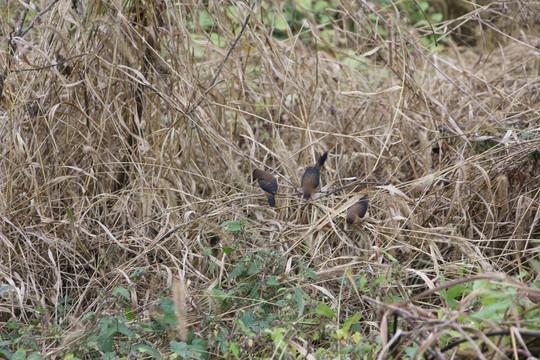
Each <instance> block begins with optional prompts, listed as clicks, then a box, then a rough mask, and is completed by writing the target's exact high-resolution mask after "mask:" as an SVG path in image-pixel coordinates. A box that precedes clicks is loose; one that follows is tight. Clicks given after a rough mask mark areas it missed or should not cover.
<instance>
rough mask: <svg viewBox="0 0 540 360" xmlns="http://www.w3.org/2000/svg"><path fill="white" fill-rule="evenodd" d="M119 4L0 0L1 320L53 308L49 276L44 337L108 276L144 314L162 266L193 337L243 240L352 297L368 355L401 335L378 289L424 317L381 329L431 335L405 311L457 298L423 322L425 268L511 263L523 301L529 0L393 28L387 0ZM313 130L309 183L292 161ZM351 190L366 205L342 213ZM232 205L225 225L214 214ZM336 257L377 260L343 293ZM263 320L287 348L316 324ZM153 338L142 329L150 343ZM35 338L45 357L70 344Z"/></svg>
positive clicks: (87, 303)
mask: <svg viewBox="0 0 540 360" xmlns="http://www.w3.org/2000/svg"><path fill="white" fill-rule="evenodd" d="M134 3H135V5H132V6H130V7H123V6H122V2H121V1H111V2H103V3H101V2H93V1H86V2H85V1H81V0H79V1H64V0H60V1H58V2H57V3H55V4H53V6H51V7H50V9H48V11H46V12H44V13H43V14H41V15H40V16H39V17H38V16H37V13H39V11H41V10H44V9H45V8H46V6H47V5H48V3H47V2H45V1H40V2H39V5H38V6H37V7H36V9H35V10H33V11H35V12H34V13H33V17H31V16H28V18H27V19H26V20H25V21H21V19H24V16H23V15H24V14H26V13H25V10H24V9H23V8H22V7H21V6H19V5H18V4H16V3H14V2H9V1H8V10H7V14H3V15H2V18H1V20H0V21H1V23H0V32H1V34H2V36H1V37H0V38H3V39H4V40H3V42H2V44H0V46H1V52H0V59H1V60H0V66H1V69H0V76H1V80H2V81H0V88H1V99H0V101H1V102H0V138H1V139H2V145H1V146H0V236H1V238H0V285H2V284H6V285H10V286H11V287H12V289H13V291H9V292H6V293H0V296H2V299H3V300H2V302H1V303H2V305H0V333H2V332H7V329H6V328H5V327H4V329H3V330H2V328H3V325H5V324H6V323H7V322H8V320H10V319H14V318H15V319H18V321H19V322H21V323H30V322H31V319H32V318H33V317H34V316H35V315H34V314H33V312H32V311H31V310H32V309H44V310H45V314H46V318H47V319H48V320H46V321H44V322H43V324H48V325H52V324H58V323H60V322H61V321H60V320H59V318H58V317H57V314H56V313H55V309H58V307H59V304H60V300H61V299H64V298H66V297H67V296H69V297H70V298H72V299H73V303H72V308H71V309H70V311H69V312H68V313H67V314H66V315H65V316H66V318H65V319H64V320H63V321H66V322H65V326H64V328H63V329H62V334H63V337H68V338H69V339H72V338H74V339H78V338H80V337H82V336H83V335H84V332H82V331H81V328H84V326H86V325H85V323H84V322H83V320H82V318H83V316H84V315H85V314H87V313H89V312H95V313H96V314H99V315H100V316H101V315H103V316H104V315H110V314H113V313H114V312H115V311H117V308H116V306H117V305H116V304H115V303H114V302H112V301H110V302H107V301H105V299H107V296H108V295H107V294H109V295H110V294H112V291H113V289H114V288H115V287H117V286H123V287H125V288H127V289H130V304H129V306H130V307H131V309H132V310H133V312H134V313H137V314H141V315H142V316H145V317H147V318H150V317H151V316H153V315H152V313H153V311H154V310H155V307H156V304H157V303H158V302H159V300H160V297H159V295H158V294H159V293H161V292H163V291H165V290H166V289H167V288H169V287H171V286H172V285H173V284H175V282H174V281H175V280H174V279H181V282H178V283H177V284H176V285H174V286H173V289H174V292H175V297H176V298H182V299H183V300H182V301H185V304H181V305H178V307H179V309H180V310H179V311H185V312H186V313H187V319H186V320H185V321H187V323H188V327H189V329H190V330H192V331H194V332H195V334H196V336H197V337H200V338H203V339H208V338H212V337H213V336H214V335H213V331H214V329H213V328H211V327H209V326H208V323H207V322H205V317H206V316H208V314H211V313H214V312H216V311H217V312H218V313H219V312H220V311H222V312H221V313H219V316H220V317H221V319H222V324H221V326H225V327H228V328H229V329H233V328H234V324H235V321H236V319H235V316H236V315H235V312H236V311H237V310H238V309H236V308H228V309H222V308H220V307H217V308H216V305H215V300H213V296H214V294H213V293H212V290H213V289H214V288H216V287H221V289H223V290H224V291H225V289H231V288H234V286H235V282H234V281H228V280H227V278H228V276H229V275H230V274H231V271H232V269H233V268H234V266H235V264H236V263H237V262H238V261H239V259H240V258H241V257H243V256H245V255H246V253H255V254H256V253H258V252H260V251H271V252H273V253H277V254H279V256H281V259H282V261H283V267H280V266H281V265H279V263H276V265H275V267H274V268H272V269H269V270H268V271H271V270H272V271H276V270H279V272H281V273H282V274H281V277H280V280H281V281H282V283H283V284H286V285H287V286H291V287H292V286H295V285H297V286H299V287H300V288H302V290H303V291H304V292H305V293H306V294H309V296H310V297H311V299H317V300H318V301H324V302H327V303H328V306H330V307H332V308H335V307H336V306H338V304H339V307H340V309H341V310H340V311H341V312H342V314H343V315H342V316H343V317H344V318H346V317H348V316H350V315H351V314H354V313H356V312H362V329H363V334H362V336H365V337H366V338H374V337H375V336H381V338H382V339H383V344H382V347H381V348H379V351H380V354H385V353H389V352H390V351H396V348H400V347H399V346H398V347H391V346H389V343H388V341H389V340H390V338H391V337H392V334H390V330H389V329H388V327H387V326H389V325H388V324H390V323H391V322H390V319H389V317H388V316H389V314H391V313H392V312H388V311H390V310H392V309H394V310H392V311H395V313H398V314H399V315H400V316H401V317H402V318H407V317H408V316H409V317H410V318H408V319H412V318H415V319H417V320H418V319H420V318H422V319H423V321H422V322H417V323H416V326H417V327H416V328H415V327H413V326H412V325H411V323H410V322H409V323H408V324H402V325H400V328H403V329H406V331H408V335H407V337H402V340H401V341H402V342H401V344H402V347H401V349H403V348H405V347H406V346H407V345H406V344H410V343H411V342H416V343H417V344H419V345H421V347H420V349H421V351H425V350H426V349H428V348H430V347H436V345H437V344H436V342H435V340H433V339H434V338H431V340H430V341H433V342H424V340H425V338H422V336H421V333H420V330H423V331H426V332H429V333H430V334H433V335H434V337H435V338H436V337H437V336H441V334H442V333H443V332H444V331H446V330H447V329H448V326H450V327H451V328H452V331H455V332H456V333H458V334H459V331H461V330H459V329H461V328H459V326H460V325H459V324H458V322H457V320H456V319H457V317H458V316H457V314H458V313H460V312H463V314H465V313H466V310H467V307H468V306H469V303H472V300H473V299H472V298H470V299H469V298H464V299H461V301H463V307H460V308H459V309H457V310H455V311H456V313H455V314H456V315H455V317H451V318H452V319H453V320H448V319H450V316H449V317H448V318H446V320H448V323H445V324H446V325H443V324H442V322H441V323H437V326H434V327H430V326H431V325H429V321H428V319H431V320H433V321H435V320H436V319H437V316H436V315H437V311H443V310H444V309H447V304H446V303H445V302H444V301H442V300H441V297H440V296H439V295H438V294H439V292H438V291H437V292H429V289H433V288H435V287H436V286H438V285H441V284H443V283H444V282H449V281H453V280H456V281H459V280H460V279H462V278H463V277H465V278H467V277H469V276H475V275H478V274H481V273H492V274H493V276H492V277H490V276H486V277H485V278H486V279H499V280H500V279H505V281H507V282H508V284H515V283H514V281H515V280H511V278H510V276H516V275H518V274H527V275H525V277H523V278H520V283H519V284H520V285H519V286H517V285H516V288H517V289H519V292H520V294H521V296H522V299H526V301H529V302H532V303H534V302H537V299H538V296H539V295H540V294H538V291H537V290H533V289H532V288H530V287H529V283H532V282H534V281H535V280H537V278H536V277H537V274H536V273H535V272H534V270H533V268H532V265H531V260H533V259H535V258H537V256H538V250H537V245H536V243H535V241H536V239H538V237H539V235H540V224H539V221H540V211H539V210H540V206H539V205H540V193H539V184H540V182H539V171H540V162H539V158H540V149H539V136H540V134H539V130H538V129H539V128H540V100H539V99H540V56H539V47H540V36H539V33H538V29H539V28H540V27H538V19H539V18H540V15H539V13H540V7H539V6H538V3H533V2H529V3H526V2H521V1H518V2H513V3H511V4H510V3H509V2H506V1H494V2H487V3H486V4H485V5H482V6H481V5H474V6H473V5H470V7H471V8H470V9H469V8H467V12H466V13H464V14H461V15H459V16H456V17H455V18H445V20H444V22H442V23H440V24H437V25H433V24H431V25H426V26H425V27H423V28H415V27H414V26H412V25H411V24H410V23H409V22H407V21H406V13H404V12H403V11H401V12H399V16H398V12H397V11H399V9H398V8H397V7H393V6H389V7H385V8H383V7H379V6H377V5H376V4H375V3H373V2H371V1H368V2H363V1H340V6H339V8H337V9H334V10H328V11H336V12H337V13H338V14H339V15H338V16H337V18H336V19H334V20H332V25H331V29H332V31H331V32H329V31H325V30H327V28H322V27H318V26H317V24H316V22H315V19H314V18H313V17H312V16H310V15H309V13H308V15H307V17H306V19H305V21H304V22H303V23H302V27H303V28H302V29H297V30H300V32H301V34H302V35H298V33H297V32H293V29H291V30H290V31H289V32H288V33H287V34H286V38H284V39H278V38H276V37H275V36H273V34H272V24H271V23H270V24H268V23H266V22H265V21H264V19H266V18H274V17H281V16H283V12H280V11H278V10H276V11H275V12H274V13H273V14H268V13H267V12H266V11H267V9H268V8H262V7H261V6H259V5H257V6H255V7H254V9H253V11H252V10H250V5H249V4H247V3H244V2H235V4H236V5H235V6H233V7H227V6H222V5H223V4H222V3H221V2H216V1H208V2H204V3H205V4H206V5H203V4H202V2H199V1H183V2H174V1H168V0H167V1H148V2H134ZM440 3H442V2H440ZM274 4H275V5H276V9H279V7H278V6H277V5H278V4H279V2H277V1H275V2H274ZM468 6H469V5H468ZM203 8H204V9H206V11H207V13H206V14H208V16H210V18H211V19H212V21H213V25H212V26H211V27H208V26H206V27H205V26H203V25H204V22H203V21H202V19H201V18H200V17H201V10H202V9H203ZM265 9H266V10H265ZM449 12H450V10H449ZM248 15H251V17H250V19H249V20H248V21H247V26H246V27H245V29H243V30H242V24H243V23H244V21H245V20H246V18H247V16H248ZM34 18H37V20H36V21H35V23H33V24H32V27H31V28H30V29H29V30H28V31H27V32H26V33H24V34H23V32H24V30H25V29H26V28H27V27H28V26H29V25H30V21H31V20H32V19H34ZM510 22H511V23H512V24H519V26H518V28H516V27H515V26H514V25H510ZM432 26H435V27H436V28H437V29H436V30H437V31H439V32H440V33H444V36H442V37H441V38H440V39H439V42H441V41H445V43H444V48H443V49H442V50H441V51H439V52H434V51H430V50H429V49H427V48H426V46H424V45H423V44H422V42H421V38H422V37H426V36H429V35H430V33H431V32H432V28H431V27H432ZM461 27H463V29H465V27H466V29H467V32H468V33H469V32H471V31H474V34H473V35H470V36H473V37H474V38H475V39H476V41H475V42H474V44H472V45H469V46H466V45H464V44H471V43H470V42H468V41H464V40H463V37H461V38H460V37H459V36H460V31H459V30H460V28H461ZM17 35H19V36H17ZM461 35H463V34H461ZM6 39H7V40H6ZM443 39H444V40H443ZM236 40H237V43H236V46H235V47H234V48H232V50H231V51H230V53H229V50H230V49H231V47H232V45H233V44H235V41H236ZM327 150H328V160H327V161H326V163H325V165H324V169H323V170H322V171H321V187H320V188H319V192H317V193H315V195H314V196H313V198H312V199H311V200H309V203H308V202H306V200H304V199H303V197H302V195H301V194H300V192H299V191H300V186H299V185H300V179H301V176H302V173H303V171H304V169H305V168H306V167H307V166H309V165H312V164H314V163H315V161H316V160H317V156H319V155H320V154H322V153H323V152H325V151H327ZM257 168H260V169H265V170H267V171H269V172H270V173H272V174H273V175H275V176H276V178H277V179H278V183H279V192H278V194H277V195H276V207H275V208H270V207H268V204H267V199H266V197H265V194H264V193H262V192H261V191H260V189H258V187H257V186H256V184H253V183H251V181H249V180H250V179H249V177H250V174H251V173H252V172H253V170H254V169H257ZM354 182H360V183H359V184H356V185H354ZM361 182H367V183H368V184H362V183H361ZM340 187H343V189H341V190H340V191H334V190H336V189H338V188H340ZM362 196H367V198H368V199H369V204H370V208H369V212H368V214H367V219H366V220H365V221H364V222H363V223H362V224H361V225H359V226H358V227H357V229H355V230H354V231H351V232H346V231H344V230H343V225H344V224H345V215H346V211H347V209H348V208H349V207H350V206H352V205H353V204H354V203H355V202H356V201H358V199H359V198H361V197H362ZM245 219H247V221H244V223H243V226H244V227H243V230H242V231H239V232H231V231H226V230H225V228H224V227H220V226H218V225H220V224H222V223H224V222H225V221H233V222H234V221H243V220H245ZM171 229H177V231H175V232H174V233H172V234H170V236H167V237H165V238H164V236H163V235H165V234H166V233H167V232H168V231H170V230H171ZM222 247H230V248H234V249H236V251H233V252H232V253H230V254H225V253H224V252H223V251H221V250H220V249H221V248H222ZM207 248H212V249H213V250H212V253H211V254H208V253H206V252H205V249H207ZM392 259H395V260H396V262H393V261H392ZM300 264H302V265H300ZM304 268H309V269H311V270H312V271H313V272H314V273H315V274H316V276H317V280H316V281H315V280H313V279H310V278H306V277H305V275H304V274H303V273H302V271H303V270H302V269H304ZM135 271H138V272H140V273H143V274H144V275H143V280H144V281H140V280H139V281H137V282H134V281H133V278H132V277H130V275H131V274H133V273H134V272H135ZM502 273H505V274H506V275H505V276H503V275H502ZM359 274H361V275H363V276H367V277H368V278H370V279H371V280H370V281H372V282H375V280H376V279H378V278H380V277H381V276H382V277H383V278H384V279H385V280H383V281H381V282H378V283H377V285H376V291H375V293H370V294H369V297H364V296H363V295H364V294H362V292H359V291H358V289H357V288H356V285H354V286H353V287H352V288H347V287H344V285H343V283H342V278H343V277H344V278H346V279H347V278H348V279H352V276H355V275H359ZM261 276H262V275H261ZM262 279H264V278H262ZM184 281H185V282H184ZM180 291H182V292H185V294H184V295H180V294H179V293H178V292H180ZM424 291H428V293H425V296H424V297H422V298H417V299H415V300H414V301H412V300H411V301H410V302H407V300H408V299H411V298H413V297H414V296H415V295H418V294H421V293H422V292H424ZM104 294H105V296H104ZM165 294H167V296H169V297H171V298H172V295H171V293H167V292H165ZM376 296H377V297H378V299H377V300H374V299H373V302H371V303H370V302H369V301H370V299H372V298H374V297H376ZM534 296H536V297H535V298H534ZM391 299H394V300H391ZM399 299H402V301H403V302H400V301H399ZM534 299H536V300H534ZM268 301H271V300H268ZM392 303H395V304H394V305H395V306H396V307H397V308H399V307H401V309H402V310H399V309H397V308H391V307H388V305H389V304H392ZM376 309H378V310H379V312H377V311H374V310H376ZM399 311H401V312H399ZM448 311H450V310H448ZM345 314H347V315H345ZM516 316H517V315H516ZM66 319H69V320H66ZM439 320H440V318H439ZM449 323H451V325H448V324H449ZM510 323H511V324H513V325H514V326H517V327H519V326H518V325H516V324H517V317H514V318H513V320H512V321H510ZM43 326H45V325H43ZM323 326H324V325H323ZM445 326H447V327H445ZM499 326H500V324H495V323H493V324H491V325H488V326H486V328H485V330H486V331H488V330H500V329H501V328H503V327H499ZM458 328H459V329H458ZM179 331H180V332H181V333H182V338H185V336H186V333H185V329H179ZM231 331H234V330H231ZM415 331H416V332H415ZM475 335H478V334H475ZM171 336H172V337H174V335H171ZM471 336H472V335H471ZM403 339H405V340H403ZM422 339H424V340H422ZM286 340H287V341H288V342H287V344H288V345H289V346H290V347H292V348H295V349H296V350H297V351H299V353H301V352H302V351H301V350H302V349H307V351H308V352H313V351H314V349H316V348H318V347H319V346H322V347H325V346H326V345H325V342H326V341H330V340H328V339H320V340H319V343H317V342H316V341H312V342H310V341H309V340H308V342H307V343H304V342H301V341H299V340H295V339H290V338H287V339H286ZM161 341H162V342H161ZM261 341H262V340H261ZM264 341H267V340H264ZM167 342H168V340H167V339H161V340H155V346H156V347H157V348H160V349H164V351H165V352H166V349H167ZM39 343H40V346H42V348H43V349H47V350H43V353H42V355H44V356H45V355H48V356H50V357H51V358H53V357H54V356H56V355H58V354H60V351H62V349H65V348H69V347H70V346H72V347H73V346H74V345H73V344H74V343H73V342H71V343H70V342H69V341H68V343H62V342H60V341H59V340H54V339H46V338H43V339H42V340H40V342H39ZM244 345H245V344H244ZM384 345H388V346H386V347H384ZM245 346H246V347H247V346H248V345H245ZM492 349H493V348H490V350H489V351H491V350H492ZM210 351H212V353H213V354H215V355H218V354H220V353H219V351H218V349H217V348H210ZM419 351H420V350H419ZM477 351H478V352H484V351H486V352H487V351H488V350H481V349H478V350H477ZM242 354H243V355H242V357H244V358H247V357H250V356H253V353H251V355H250V354H249V353H242ZM259 356H262V355H259ZM265 356H267V357H270V356H272V353H271V352H270V353H266V355H265ZM381 356H382V355H381Z"/></svg>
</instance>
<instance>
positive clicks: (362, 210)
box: [347, 196, 369, 227]
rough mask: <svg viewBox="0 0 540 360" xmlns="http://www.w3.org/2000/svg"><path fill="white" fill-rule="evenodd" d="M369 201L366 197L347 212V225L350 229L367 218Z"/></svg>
mask: <svg viewBox="0 0 540 360" xmlns="http://www.w3.org/2000/svg"><path fill="white" fill-rule="evenodd" d="M368 206H369V201H368V199H367V198H366V197H365V196H364V197H362V198H360V200H358V201H357V202H356V203H355V204H354V205H353V206H351V207H350V208H349V209H348V210H347V225H348V226H349V227H350V226H352V225H354V224H356V223H358V222H360V221H362V219H363V217H364V216H366V212H367V210H368Z"/></svg>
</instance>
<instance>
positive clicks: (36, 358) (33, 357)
mask: <svg viewBox="0 0 540 360" xmlns="http://www.w3.org/2000/svg"><path fill="white" fill-rule="evenodd" d="M26 359H27V360H43V356H41V354H40V353H37V352H34V353H31V354H30V355H28V357H27V358H26Z"/></svg>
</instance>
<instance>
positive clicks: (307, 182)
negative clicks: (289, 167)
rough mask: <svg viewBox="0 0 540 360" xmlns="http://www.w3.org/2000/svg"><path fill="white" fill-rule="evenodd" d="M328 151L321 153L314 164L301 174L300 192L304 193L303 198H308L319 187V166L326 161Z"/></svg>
mask: <svg viewBox="0 0 540 360" xmlns="http://www.w3.org/2000/svg"><path fill="white" fill-rule="evenodd" d="M327 156H328V152H325V153H324V154H322V156H321V157H320V158H319V160H317V163H316V164H315V166H310V167H308V168H307V169H306V171H304V175H302V182H301V185H302V192H303V193H304V199H306V200H309V198H310V197H311V194H313V192H314V191H315V189H316V188H318V187H319V183H320V178H321V167H322V166H323V164H324V162H325V161H326V157H327Z"/></svg>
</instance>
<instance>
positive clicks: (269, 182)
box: [253, 169, 278, 207]
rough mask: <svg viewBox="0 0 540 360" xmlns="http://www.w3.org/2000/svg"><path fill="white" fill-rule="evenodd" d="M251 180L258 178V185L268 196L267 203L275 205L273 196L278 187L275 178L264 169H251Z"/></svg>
mask: <svg viewBox="0 0 540 360" xmlns="http://www.w3.org/2000/svg"><path fill="white" fill-rule="evenodd" d="M253 180H259V187H260V188H261V189H262V190H263V191H264V192H265V193H266V196H267V197H268V205H270V206H271V207H274V206H276V198H275V197H274V195H276V193H277V189H278V184H277V180H276V178H275V177H274V176H273V175H271V174H270V173H268V172H266V171H264V170H259V169H255V170H253Z"/></svg>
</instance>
